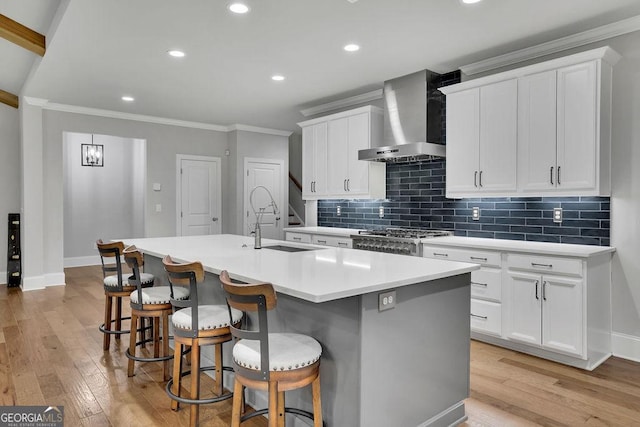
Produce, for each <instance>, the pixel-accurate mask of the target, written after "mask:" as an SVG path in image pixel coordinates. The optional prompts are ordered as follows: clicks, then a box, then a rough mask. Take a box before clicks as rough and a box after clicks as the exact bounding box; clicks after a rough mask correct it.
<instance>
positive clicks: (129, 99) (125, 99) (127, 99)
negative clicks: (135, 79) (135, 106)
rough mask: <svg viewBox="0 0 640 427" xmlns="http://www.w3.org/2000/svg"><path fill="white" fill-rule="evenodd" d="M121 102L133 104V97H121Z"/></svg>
mask: <svg viewBox="0 0 640 427" xmlns="http://www.w3.org/2000/svg"><path fill="white" fill-rule="evenodd" d="M122 100H123V101H126V102H133V101H135V98H134V97H133V96H128V95H125V96H123V97H122Z"/></svg>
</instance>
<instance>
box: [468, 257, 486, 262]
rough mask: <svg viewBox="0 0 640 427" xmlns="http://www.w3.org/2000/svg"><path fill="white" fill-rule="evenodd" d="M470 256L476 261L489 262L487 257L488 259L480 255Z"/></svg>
mask: <svg viewBox="0 0 640 427" xmlns="http://www.w3.org/2000/svg"><path fill="white" fill-rule="evenodd" d="M469 258H470V259H472V260H474V261H484V262H487V259H486V258H482V257H479V256H471V257H469Z"/></svg>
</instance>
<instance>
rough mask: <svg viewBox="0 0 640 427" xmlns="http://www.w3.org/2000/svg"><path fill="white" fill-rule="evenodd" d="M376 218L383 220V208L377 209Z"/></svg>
mask: <svg viewBox="0 0 640 427" xmlns="http://www.w3.org/2000/svg"><path fill="white" fill-rule="evenodd" d="M378 217H380V218H384V206H380V207H379V208H378Z"/></svg>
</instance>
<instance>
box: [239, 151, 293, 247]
mask: <svg viewBox="0 0 640 427" xmlns="http://www.w3.org/2000/svg"><path fill="white" fill-rule="evenodd" d="M283 170H284V161H283V160H280V159H259V158H249V157H247V158H245V160H244V178H245V181H244V182H245V184H244V234H245V235H247V236H248V235H249V234H250V233H251V232H252V231H253V230H254V228H255V224H256V215H255V213H254V212H253V210H252V208H251V203H250V201H249V196H250V195H251V191H252V190H253V189H254V188H256V187H257V186H263V187H265V188H266V189H268V190H269V192H270V193H271V195H272V196H273V200H274V201H275V202H276V205H277V207H278V211H277V212H276V211H274V209H273V206H272V205H271V200H270V197H269V194H268V193H267V192H266V191H264V189H257V190H256V191H255V192H254V193H253V197H252V198H253V206H254V207H255V209H256V211H259V210H260V209H262V208H264V211H263V214H262V216H261V220H260V228H261V230H262V237H264V238H267V239H278V240H281V239H282V237H283V221H282V218H287V214H288V212H287V210H288V204H286V200H285V198H284V186H285V182H284V175H283Z"/></svg>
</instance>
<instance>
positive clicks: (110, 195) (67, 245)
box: [62, 132, 146, 267]
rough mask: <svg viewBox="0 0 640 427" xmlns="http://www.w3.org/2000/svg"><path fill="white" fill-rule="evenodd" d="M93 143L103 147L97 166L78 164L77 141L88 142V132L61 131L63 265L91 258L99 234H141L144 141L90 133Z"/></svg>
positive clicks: (87, 262)
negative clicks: (102, 155) (100, 163)
mask: <svg viewBox="0 0 640 427" xmlns="http://www.w3.org/2000/svg"><path fill="white" fill-rule="evenodd" d="M93 142H94V143H95V144H100V145H103V146H104V159H103V163H104V166H103V167H86V166H82V165H81V161H80V151H81V144H88V143H91V135H90V134H84V133H73V132H65V133H64V136H63V151H64V158H63V168H62V169H63V175H64V206H63V211H64V258H65V266H67V267H69V266H78V265H90V264H93V263H95V261H96V260H97V253H96V249H95V247H94V243H95V241H96V240H97V239H99V238H102V239H103V240H105V241H107V240H110V239H116V238H121V237H143V236H144V217H143V214H144V178H145V172H146V167H145V166H146V165H145V163H146V162H145V156H144V151H145V150H144V146H145V141H144V140H142V139H132V138H121V137H114V136H109V135H95V134H94V136H93ZM79 258H80V259H79Z"/></svg>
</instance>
